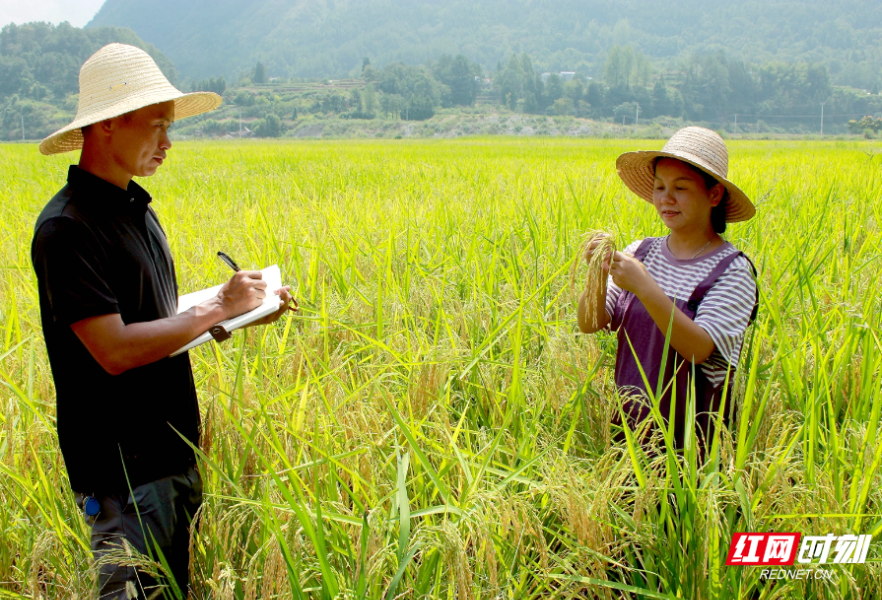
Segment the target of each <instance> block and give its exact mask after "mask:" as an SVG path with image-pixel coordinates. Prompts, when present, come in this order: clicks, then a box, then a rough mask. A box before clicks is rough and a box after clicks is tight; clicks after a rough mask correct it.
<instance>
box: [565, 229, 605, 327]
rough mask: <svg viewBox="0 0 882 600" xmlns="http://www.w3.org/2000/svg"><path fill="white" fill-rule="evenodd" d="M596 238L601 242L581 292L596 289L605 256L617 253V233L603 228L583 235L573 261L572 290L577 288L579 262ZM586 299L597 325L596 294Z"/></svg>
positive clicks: (595, 251) (600, 279)
mask: <svg viewBox="0 0 882 600" xmlns="http://www.w3.org/2000/svg"><path fill="white" fill-rule="evenodd" d="M595 239H599V243H598V244H597V247H595V248H594V252H592V253H591V259H590V260H589V261H588V275H587V276H586V278H585V286H584V287H583V289H582V291H581V292H580V294H582V293H585V292H589V291H590V290H594V289H596V288H597V286H599V285H600V284H601V283H602V278H603V261H604V257H605V256H606V255H607V254H609V253H610V252H613V253H615V251H616V236H615V234H611V233H607V232H605V231H601V230H591V231H588V232H586V233H585V235H584V236H583V241H582V244H581V245H580V246H579V254H578V256H577V257H576V259H575V260H574V261H573V268H572V269H570V290H573V289H574V288H575V285H576V270H577V269H578V268H579V263H580V262H582V257H583V256H585V252H586V251H587V250H588V246H589V245H590V244H591V243H592V242H593V241H594V240H595ZM586 300H587V302H588V306H587V308H588V312H589V313H590V315H591V320H592V325H594V326H595V327H596V326H597V318H596V311H597V306H596V302H595V297H594V294H591V293H589V294H588V295H587V297H586Z"/></svg>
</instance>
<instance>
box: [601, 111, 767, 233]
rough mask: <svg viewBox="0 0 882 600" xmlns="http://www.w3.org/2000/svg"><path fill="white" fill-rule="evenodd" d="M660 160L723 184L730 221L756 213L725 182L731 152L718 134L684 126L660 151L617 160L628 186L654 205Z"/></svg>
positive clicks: (623, 156)
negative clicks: (695, 170) (670, 160)
mask: <svg viewBox="0 0 882 600" xmlns="http://www.w3.org/2000/svg"><path fill="white" fill-rule="evenodd" d="M660 157H663V158H676V159H678V160H682V161H684V162H687V163H689V164H690V165H692V166H694V167H698V168H699V169H701V170H702V171H704V172H705V173H707V174H708V175H710V176H711V177H713V178H714V179H716V180H717V181H719V182H720V183H722V184H723V185H724V186H725V187H726V189H727V190H728V192H729V199H728V201H727V202H726V221H727V222H730V223H732V222H735V221H746V220H748V219H749V218H751V217H752V216H753V215H754V214H755V213H756V208H754V206H753V202H751V201H750V198H748V197H747V195H746V194H745V193H744V192H742V191H741V190H740V189H739V188H738V186H737V185H735V184H734V183H732V182H731V181H729V180H728V179H726V176H727V175H728V172H729V152H728V151H727V150H726V142H724V141H723V138H721V137H720V136H719V135H718V134H717V133H716V132H714V131H711V130H710V129H705V128H704V127H684V128H683V129H681V130H680V131H678V132H677V133H675V134H674V135H673V136H671V139H669V140H668V143H667V144H665V147H664V148H662V150H661V152H652V151H640V152H625V153H624V154H622V155H621V156H619V158H618V159H616V170H617V171H618V172H619V177H621V178H622V181H624V182H625V185H627V186H628V187H629V188H630V189H631V191H632V192H634V193H635V194H637V195H638V196H640V197H641V198H643V199H644V200H647V201H649V202H652V190H653V187H654V185H655V171H654V166H653V161H654V160H655V159H656V158H660Z"/></svg>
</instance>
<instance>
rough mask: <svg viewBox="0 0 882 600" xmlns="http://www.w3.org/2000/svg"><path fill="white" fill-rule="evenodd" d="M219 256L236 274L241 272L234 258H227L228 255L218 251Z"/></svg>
mask: <svg viewBox="0 0 882 600" xmlns="http://www.w3.org/2000/svg"><path fill="white" fill-rule="evenodd" d="M217 256H218V258H220V259H221V260H222V261H224V262H225V263H226V264H227V266H228V267H230V268H231V269H233V270H234V271H235V272H236V273H238V272H239V271H240V269H239V265H237V264H236V263H235V262H234V261H233V259H232V258H230V257H229V256H227V255H226V254H224V253H223V252H220V251H218V253H217Z"/></svg>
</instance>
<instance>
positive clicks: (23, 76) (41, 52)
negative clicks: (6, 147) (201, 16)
mask: <svg viewBox="0 0 882 600" xmlns="http://www.w3.org/2000/svg"><path fill="white" fill-rule="evenodd" d="M112 42H120V43H123V44H131V45H133V46H137V47H139V48H142V49H143V50H145V51H146V52H147V53H148V54H150V55H151V56H152V57H153V58H154V60H156V63H157V64H158V65H159V68H160V69H162V71H163V73H165V75H166V77H168V78H169V80H171V82H172V83H176V82H177V80H178V75H177V71H176V70H175V67H174V65H173V64H172V62H171V61H170V60H169V59H168V58H167V57H166V56H165V55H164V54H163V53H162V52H160V51H159V50H157V49H156V47H155V46H153V44H147V43H145V42H144V41H143V40H142V39H141V38H140V37H138V35H137V34H136V33H134V32H133V31H132V30H130V29H128V28H125V27H95V28H90V29H80V28H77V27H72V26H71V25H70V24H68V23H62V24H61V25H58V26H57V27H56V26H54V25H50V24H49V23H26V24H24V25H7V26H6V27H4V28H3V29H2V30H0V139H13V138H18V139H21V138H23V137H28V138H34V137H42V136H43V135H46V133H48V132H50V131H52V130H53V129H54V128H56V127H60V126H61V125H63V124H65V122H66V121H68V120H70V116H71V113H72V112H73V111H75V110H76V107H77V98H78V96H77V92H78V91H79V73H80V67H81V66H82V64H83V63H84V62H85V61H86V59H87V58H89V57H90V56H91V55H92V54H93V53H94V52H95V51H96V50H98V49H99V48H101V47H102V46H105V45H106V44H110V43H112Z"/></svg>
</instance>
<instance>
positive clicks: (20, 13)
mask: <svg viewBox="0 0 882 600" xmlns="http://www.w3.org/2000/svg"><path fill="white" fill-rule="evenodd" d="M102 4H104V0H0V28H2V27H3V26H5V25H8V24H9V23H15V24H17V25H18V24H21V23H27V22H29V21H49V22H50V23H55V24H58V23H61V22H62V21H70V24H71V25H73V26H74V27H83V26H84V25H85V24H86V23H88V22H89V21H90V20H91V19H92V17H94V16H95V13H97V12H98V9H99V8H101V5H102Z"/></svg>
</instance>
